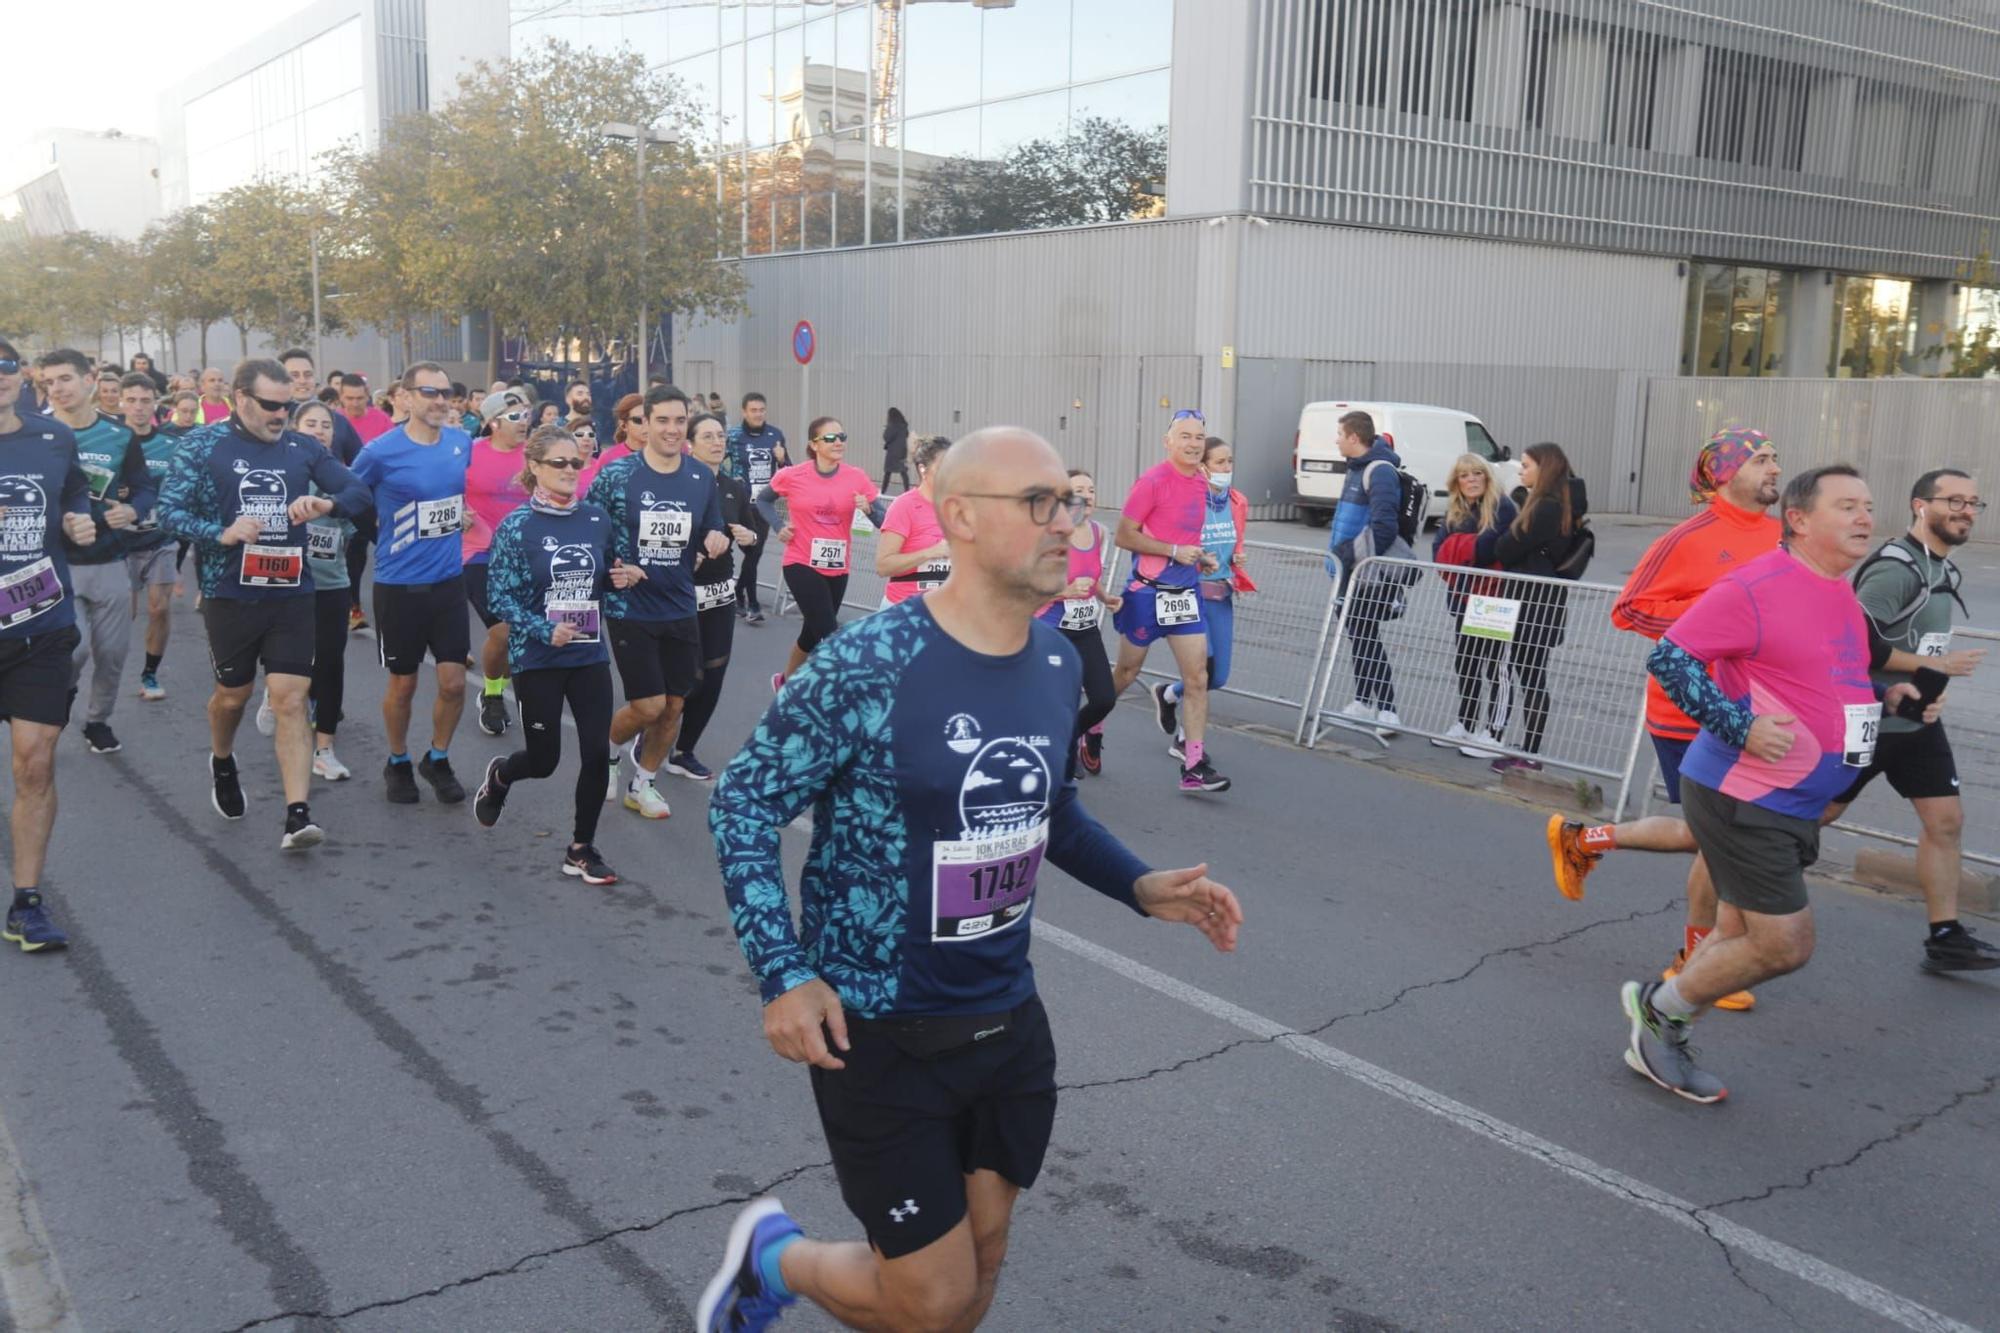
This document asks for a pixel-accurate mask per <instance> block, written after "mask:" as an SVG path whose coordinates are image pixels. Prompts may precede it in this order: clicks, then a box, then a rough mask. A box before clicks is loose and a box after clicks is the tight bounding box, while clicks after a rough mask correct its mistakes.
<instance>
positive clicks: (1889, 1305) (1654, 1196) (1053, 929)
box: [1035, 917, 1978, 1333]
mask: <svg viewBox="0 0 2000 1333" xmlns="http://www.w3.org/2000/svg"><path fill="white" fill-rule="evenodd" d="M1035 936H1036V938H1038V939H1041V940H1044V941H1046V942H1047V943H1049V944H1052V945H1054V946H1055V947H1057V948H1058V949H1062V950H1064V951H1066V952H1068V953H1073V954H1075V955H1076V956H1077V957H1079V958H1084V959H1088V960H1089V961H1091V962H1093V963H1096V964H1098V965H1099V966H1100V967H1104V968H1108V969H1110V970H1111V971H1113V972H1116V973H1118V975H1120V976H1122V977H1125V978H1126V979H1127V980H1130V981H1136V982H1138V983H1139V984H1140V985H1141V986H1144V987H1146V988H1147V989H1149V990H1154V991H1157V992H1159V993H1160V994H1162V995H1165V996H1168V997H1170V998H1172V999H1176V1000H1179V1001H1180V1002H1181V1003H1182V1004H1185V1005H1188V1006H1189V1007H1191V1008H1194V1009H1199V1010H1201V1011H1202V1012H1203V1013H1205V1014H1207V1015H1209V1016H1210V1017H1211V1018H1217V1019H1220V1020H1221V1021H1223V1022H1225V1023H1227V1024H1229V1025H1230V1026H1231V1027H1235V1028H1238V1029H1240V1030H1242V1031H1244V1032H1247V1033H1249V1034H1251V1035H1252V1036H1255V1037H1262V1038H1264V1039H1266V1040H1268V1041H1270V1042H1271V1043H1272V1044H1273V1045H1275V1046H1281V1047H1283V1048H1284V1049H1286V1050H1288V1051H1290V1052H1291V1053H1292V1054H1294V1055H1297V1056H1302V1057H1304V1058H1305V1059H1307V1060H1312V1061H1314V1062H1316V1063H1318V1064H1322V1065H1325V1066H1326V1067H1327V1068H1329V1069H1331V1070H1333V1071H1335V1072H1336V1073H1340V1074H1345V1075H1346V1076H1347V1077H1349V1078H1351V1079H1353V1080H1355V1081H1356V1082H1358V1083H1363V1084H1366V1085H1367V1086H1368V1087H1371V1088H1373V1089H1375V1090H1376V1091H1377V1092H1381V1093H1386V1094H1388V1095H1389V1096H1391V1097H1394V1098H1396V1099H1397V1100H1398V1101H1401V1102H1406V1103H1408V1104H1409V1105H1411V1106H1414V1107H1416V1108H1417V1109H1418V1110H1420V1111H1428V1112H1430V1113H1431V1114H1432V1115H1435V1116H1439V1117H1442V1118H1443V1119H1445V1120H1448V1121H1450V1122H1451V1123H1452V1124H1454V1125H1456V1126H1458V1127H1459V1128H1460V1129H1464V1130H1469V1131H1470V1132H1472V1133H1474V1134H1477V1135H1479V1136H1480V1137H1482V1138H1485V1139H1490V1140H1492V1141H1493V1142H1494V1143H1497V1144H1499V1145H1500V1146H1501V1147H1503V1148H1507V1149H1510V1150H1512V1151H1514V1152H1517V1153H1520V1154H1521V1155H1522V1156H1523V1157H1527V1158H1530V1159H1532V1160H1534V1161H1537V1162H1540V1163H1542V1165H1544V1166H1548V1167H1552V1168H1554V1169H1555V1170H1557V1171H1560V1172H1562V1173H1563V1174H1564V1175H1566V1176H1569V1177H1570V1178H1571V1179H1573V1180H1578V1181H1581V1182H1583V1183H1584V1184H1586V1185H1589V1186H1591V1187H1592V1188H1594V1189H1599V1190H1602V1191H1603V1192H1604V1193H1606V1194H1609V1195H1611V1196H1612V1197H1614V1198H1617V1199H1622V1200H1624V1201H1625V1202H1627V1203H1630V1204H1633V1205H1636V1206H1637V1207H1639V1208H1642V1209H1644V1210H1646V1211H1647V1212H1650V1213H1653V1214H1655V1215H1657V1216H1660V1217H1664V1218H1666V1219H1667V1220H1668V1221H1671V1222H1676V1223H1679V1224H1680V1225H1681V1226H1684V1227H1687V1228H1688V1229H1689V1230H1691V1231H1698V1232H1703V1233H1705V1234H1706V1235H1708V1236H1711V1237H1713V1238H1714V1239H1715V1240H1717V1241H1719V1242H1720V1243H1722V1244H1723V1245H1726V1246H1728V1247H1729V1248H1730V1249H1732V1250H1735V1251H1736V1252H1737V1253H1739V1254H1743V1255H1747V1256H1748V1257H1750V1258H1752V1259H1756V1260H1758V1261H1759V1262H1762V1263H1765V1264H1768V1265H1770V1266H1771V1267H1772V1268H1775V1269H1777V1270H1778V1271H1779V1272H1781V1273H1786V1274H1789V1275H1790V1276H1792V1277H1795V1278H1798V1279H1799V1280H1800V1281H1801V1282H1810V1283H1811V1284H1812V1285H1814V1286H1816V1287H1819V1288H1821V1289H1822V1290H1825V1291H1829V1292H1832V1293H1833V1294H1834V1295H1836V1296H1839V1297H1842V1298H1844V1299H1846V1300H1849V1301H1852V1302H1853V1303H1854V1304H1856V1305H1858V1306H1860V1307H1861V1308H1862V1309H1864V1310H1867V1311H1869V1312H1870V1313H1872V1314H1876V1315H1880V1316H1881V1317H1882V1318H1884V1319H1888V1320H1892V1321H1893V1322H1895V1323H1897V1324H1900V1325H1901V1326H1902V1327H1904V1328H1907V1329H1915V1330H1919V1331H1920V1333H1978V1330H1976V1329H1974V1328H1973V1327H1972V1326H1971V1325H1969V1324H1962V1323H1960V1322H1959V1321H1957V1320H1956V1319H1952V1318H1950V1317H1948V1316H1946V1315H1942V1314H1939V1313H1938V1312H1937V1311H1936V1310H1933V1309H1931V1308H1930V1307H1928V1306H1924V1305H1919V1304H1917V1303H1916V1302H1915V1301H1912V1300H1907V1299H1905V1298H1904V1297H1902V1296H1898V1295H1897V1294H1896V1293H1895V1292H1893V1291H1890V1290H1888V1289H1887V1288H1884V1287H1879V1286H1877V1285H1875V1284H1874V1283H1873V1282H1870V1281H1868V1280H1867V1279H1866V1278H1863V1277H1859V1276H1857V1275H1855V1274H1853V1273H1850V1272H1848V1271H1847V1270H1846V1269H1844V1268H1837V1267H1835V1266H1834V1265H1833V1264H1830V1263H1827V1262H1826V1261H1824V1260H1822V1259H1816V1258H1814V1257H1813V1256H1812V1255H1810V1254H1806V1253H1805V1252H1803V1251H1801V1250H1795V1249H1793V1248H1792V1247H1791V1246H1789V1245H1785V1244H1781V1243H1780V1242H1778V1241H1775V1240H1772V1239H1771V1238H1770V1237H1768V1236H1765V1235H1763V1234H1762V1233H1760V1232H1756V1231H1752V1230H1751V1229H1750V1228H1748V1227H1746V1226H1742V1225H1739V1224H1738V1223H1735V1222H1732V1221H1730V1220H1729V1219H1727V1218H1725V1217H1722V1216H1720V1215H1718V1214H1715V1213H1711V1212H1708V1211H1706V1210H1705V1209H1702V1208H1700V1207H1698V1206H1697V1205H1695V1204H1692V1203H1689V1202H1688V1201H1687V1200H1685V1199H1678V1198H1675V1197H1674V1196H1673V1195H1671V1194H1668V1193H1666V1192H1665V1191H1664V1190H1658V1189H1655V1188H1654V1187H1653V1186H1651V1185H1648V1184H1646V1183H1645V1182H1644V1181H1641V1180H1636V1179H1634V1178H1633V1177H1631V1176H1628V1175H1626V1174H1625V1173H1624V1172H1622V1171H1614V1170H1612V1169H1611V1168H1610V1167H1608V1166H1603V1165H1600V1164H1599V1163H1597V1162H1593V1161H1592V1160H1590V1159H1589V1158H1588V1157H1585V1156H1583V1155H1581V1154H1579V1153H1574V1152H1571V1151H1570V1150H1569V1149H1567V1148H1564V1147H1562V1146H1561V1145H1560V1144H1555V1143H1551V1142H1549V1141H1548V1140H1547V1139H1544V1138H1541V1137H1539V1136H1537V1135H1534V1134H1530V1133H1529V1132H1528V1131H1527V1130H1525V1129H1521V1128H1518V1127H1517V1126H1514V1125H1510V1124H1508V1123H1507V1122H1506V1121H1504V1120H1499V1119H1496V1118H1495V1117H1493V1116H1490V1115H1488V1114H1486V1113H1485V1112H1484V1111H1481V1110H1479V1109H1478V1108H1477V1107H1473V1106H1467V1105H1466V1104H1465V1103H1464V1102H1460V1101H1455V1100H1453V1099H1452V1098H1450V1097H1447V1096H1445V1095H1444V1094H1442V1093H1439V1092H1433V1091H1431V1090H1430V1089H1429V1088H1427V1087H1425V1086H1423V1085H1422V1084H1421V1083H1413V1082H1411V1081H1410V1080H1409V1079H1406V1078H1404V1077H1402V1076H1401V1075H1399V1074H1393V1073H1391V1072H1389V1071H1388V1070H1386V1069H1384V1068H1382V1067H1381V1066H1379V1065H1374V1064H1370V1063H1369V1062H1368V1061H1366V1060H1363V1059H1361V1058H1360V1057H1359V1056H1355V1055H1349V1054H1348V1053H1347V1052H1346V1051H1343V1050H1341V1049H1340V1048H1338V1047H1336V1046H1330V1045H1328V1044H1327V1043H1325V1042H1323V1041H1320V1040H1318V1039H1317V1038H1314V1037H1306V1036H1301V1035H1299V1034H1297V1033H1295V1032H1293V1031H1292V1029H1290V1028H1288V1027H1286V1026H1285V1025H1284V1024H1283V1023H1279V1022H1275V1021H1274V1020H1272V1019H1269V1018H1265V1017H1264V1016H1263V1015H1262V1014H1257V1013H1253V1012H1251V1011H1250V1010H1248V1009H1245V1008H1242V1007H1241V1006H1239V1005H1235V1004H1231V1003H1230V1002H1229V1001H1228V1000H1225V999H1223V998H1222V997H1221V996H1219V995H1212V994H1210V993H1209V992H1207V991H1205V990H1202V989H1201V988H1200V987H1198V986H1191V985H1189V984H1188V983H1186V982H1184V981H1180V980H1177V979H1176V978H1174V977H1170V976H1168V975H1167V974H1166V973H1164V972H1158V971H1155V970H1154V969H1152V968H1150V967H1147V966H1146V965H1145V964H1144V963H1141V962H1137V961H1135V960H1134V959H1131V958H1127V957H1126V956H1125V955H1124V954H1122V953H1118V952H1116V951H1114V950H1111V949H1107V948H1105V947H1104V946H1103V945H1101V944H1096V943H1094V942H1092V941H1090V940H1087V939H1085V938H1083V937H1082V936H1081V935H1075V934H1072V933H1071V932H1069V931H1067V930H1064V929H1062V928H1061V927H1060V926H1052V925H1050V924H1049V923H1048V922H1047V921H1044V920H1042V919H1041V918H1039V917H1037V918H1036V920H1035ZM1663 1095H1664V1094H1663Z"/></svg>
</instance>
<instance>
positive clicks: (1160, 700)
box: [1153, 684, 1181, 736]
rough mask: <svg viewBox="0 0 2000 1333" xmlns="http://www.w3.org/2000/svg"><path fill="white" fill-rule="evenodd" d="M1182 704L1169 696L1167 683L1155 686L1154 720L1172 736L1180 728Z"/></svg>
mask: <svg viewBox="0 0 2000 1333" xmlns="http://www.w3.org/2000/svg"><path fill="white" fill-rule="evenodd" d="M1180 714H1181V709H1180V705H1179V704H1177V703H1175V702H1174V701H1173V700H1172V699H1169V698H1168V697H1167V687H1166V686H1165V685H1163V684H1162V685H1155V686H1154V687H1153V721H1155V722H1157V723H1159V724H1160V730H1161V731H1163V732H1165V733H1166V734H1167V735H1169V736H1171V735H1173V734H1174V733H1176V732H1178V731H1179V730H1180Z"/></svg>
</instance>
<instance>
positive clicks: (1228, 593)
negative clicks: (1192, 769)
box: [1160, 435, 1256, 763]
mask: <svg viewBox="0 0 2000 1333" xmlns="http://www.w3.org/2000/svg"><path fill="white" fill-rule="evenodd" d="M1201 471H1202V475H1203V476H1205V477H1207V478H1208V494H1207V496H1206V497H1205V498H1206V500H1207V504H1208V508H1207V509H1205V510H1204V511H1203V512H1202V520H1201V549H1202V550H1204V551H1208V552H1210V553H1212V554H1213V555H1214V556H1215V557H1216V566H1215V568H1214V569H1204V570H1203V571H1202V573H1201V583H1200V588H1201V600H1202V608H1201V611H1202V619H1203V621H1204V622H1205V623H1206V624H1207V626H1208V688H1209V689H1211V690H1219V689H1221V688H1222V687H1223V686H1224V685H1227V684H1228V683H1229V664H1230V660H1231V658H1232V655H1233V651H1234V649H1235V646H1236V594H1237V593H1238V592H1239V591H1240V592H1250V591H1252V590H1253V589H1254V588H1255V586H1256V585H1255V584H1253V583H1251V582H1250V576H1249V575H1248V574H1247V573H1245V572H1244V570H1243V535H1244V531H1245V528H1246V527H1247V526H1248V524H1249V522H1250V501H1249V499H1248V498H1247V497H1246V496H1245V495H1244V494H1243V492H1241V491H1239V490H1237V489H1236V488H1235V486H1234V482H1235V479H1236V450H1235V449H1233V448H1231V447H1230V444H1229V441H1227V440H1225V439H1223V438H1222V437H1221V436H1219V435H1211V436H1209V437H1208V438H1207V439H1206V440H1204V441H1203V442H1202V448H1201ZM1160 698H1162V699H1164V700H1165V701H1166V702H1167V703H1168V704H1169V705H1170V706H1172V707H1176V708H1177V707H1179V705H1180V701H1181V683H1180V682H1179V681H1177V680H1170V681H1168V682H1167V683H1166V685H1164V686H1163V687H1161V689H1160ZM1173 736H1174V739H1173V744H1171V745H1169V746H1168V747H1167V753H1168V754H1170V755H1172V756H1173V757H1174V758H1176V759H1179V760H1181V761H1182V762H1183V763H1185V762H1186V747H1187V736H1186V734H1185V733H1184V732H1183V731H1182V730H1181V728H1180V727H1179V726H1178V725H1176V726H1175V728H1174V732H1173Z"/></svg>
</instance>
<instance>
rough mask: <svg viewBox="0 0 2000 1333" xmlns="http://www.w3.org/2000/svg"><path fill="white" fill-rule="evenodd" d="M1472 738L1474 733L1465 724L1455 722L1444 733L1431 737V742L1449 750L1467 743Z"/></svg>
mask: <svg viewBox="0 0 2000 1333" xmlns="http://www.w3.org/2000/svg"><path fill="white" fill-rule="evenodd" d="M1471 740H1472V733H1471V732H1469V731H1467V730H1466V729H1465V724H1464V723H1461V722H1454V723H1452V724H1451V726H1450V727H1449V728H1448V729H1447V730H1446V731H1445V733H1444V735H1442V736H1433V737H1431V744H1432V745H1435V746H1437V747H1438V748H1439V749H1441V750H1449V749H1451V748H1452V747H1454V746H1458V745H1465V744H1467V743H1468V742H1470V741H1471Z"/></svg>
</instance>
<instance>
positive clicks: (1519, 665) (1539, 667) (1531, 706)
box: [1510, 629, 1549, 754]
mask: <svg viewBox="0 0 2000 1333" xmlns="http://www.w3.org/2000/svg"><path fill="white" fill-rule="evenodd" d="M1547 639H1548V635H1547V634H1546V633H1543V632H1539V631H1536V630H1532V629H1531V630H1529V631H1528V633H1527V634H1525V635H1523V636H1521V637H1518V638H1516V639H1515V640H1514V648H1513V652H1512V653H1511V654H1510V657H1511V660H1512V661H1513V663H1514V674H1515V675H1516V676H1518V677H1520V680H1521V716H1522V718H1523V719H1524V721H1525V729H1524V731H1523V733H1522V740H1521V748H1522V749H1523V750H1526V751H1527V752H1528V753H1529V754H1540V753H1541V752H1542V735H1543V733H1545V732H1546V731H1548V729H1549V647H1548V643H1547Z"/></svg>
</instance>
